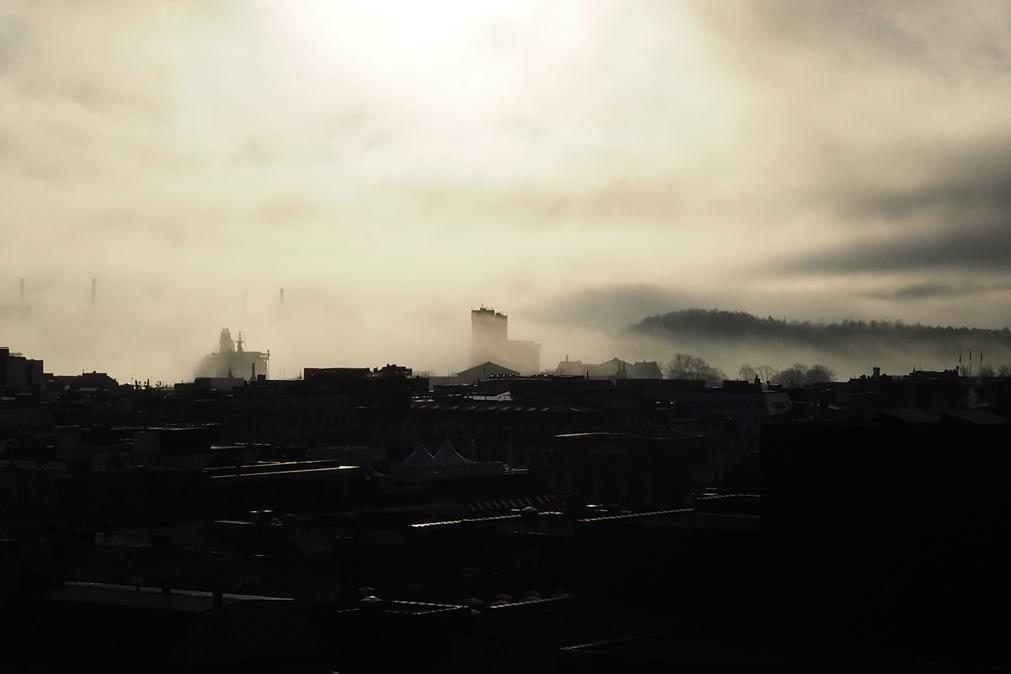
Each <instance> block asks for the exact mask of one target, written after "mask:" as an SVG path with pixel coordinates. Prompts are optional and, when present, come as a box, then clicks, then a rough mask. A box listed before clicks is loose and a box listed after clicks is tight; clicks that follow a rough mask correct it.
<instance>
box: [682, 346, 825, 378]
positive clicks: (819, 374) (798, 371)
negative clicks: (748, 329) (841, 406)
mask: <svg viewBox="0 0 1011 674" xmlns="http://www.w3.org/2000/svg"><path fill="white" fill-rule="evenodd" d="M666 372H667V378H668V379H700V380H702V381H704V382H705V383H706V386H717V385H719V384H720V383H722V382H723V381H725V380H726V379H729V377H727V374H726V373H725V372H724V371H723V370H721V369H720V368H718V367H715V366H713V365H710V364H709V363H708V362H706V360H705V359H704V358H700V357H699V356H694V355H692V354H690V353H676V354H674V357H673V358H671V360H670V362H669V363H667V367H666ZM737 378H738V379H742V380H745V381H755V380H756V379H757V380H759V381H761V382H762V383H765V384H780V385H782V386H807V385H808V384H823V383H826V382H830V381H835V378H836V375H835V372H834V371H833V370H832V368H830V367H829V366H827V365H821V364H815V365H811V366H810V367H809V366H807V365H805V364H803V363H794V364H793V365H791V366H789V367H786V368H783V369H782V370H777V369H776V368H774V367H772V366H771V365H750V364H748V363H745V364H744V365H741V367H740V368H739V369H738V371H737Z"/></svg>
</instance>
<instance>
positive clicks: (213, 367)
mask: <svg viewBox="0 0 1011 674" xmlns="http://www.w3.org/2000/svg"><path fill="white" fill-rule="evenodd" d="M243 345H244V342H243V341H242V332H239V338H238V339H232V333H231V331H230V330H229V329H228V328H222V329H221V335H220V337H219V338H218V350H217V351H216V352H214V353H211V354H208V355H206V356H204V358H203V359H202V360H201V361H200V365H199V366H198V367H197V372H196V376H197V377H208V378H213V379H223V378H228V379H233V378H234V379H250V380H253V381H255V380H256V378H257V377H258V376H260V375H263V376H264V377H266V376H267V374H268V369H267V366H268V364H269V361H270V351H269V350H267V351H246V349H245V348H244V346H243Z"/></svg>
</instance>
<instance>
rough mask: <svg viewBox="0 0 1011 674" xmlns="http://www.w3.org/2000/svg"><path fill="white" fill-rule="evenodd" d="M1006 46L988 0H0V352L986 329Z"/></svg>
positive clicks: (461, 353) (452, 360)
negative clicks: (724, 322)
mask: <svg viewBox="0 0 1011 674" xmlns="http://www.w3.org/2000/svg"><path fill="white" fill-rule="evenodd" d="M1009 29H1011V4H1008V3H1006V2H992V3H991V2H954V1H952V2H924V3H915V4H914V3H907V2H874V3H861V4H858V3H852V2H777V1H772V0H764V1H763V2H750V3H746V2H729V1H725V2H721V1H713V0H707V1H705V2H697V3H691V2H683V3H675V2H668V1H657V2H646V1H621V2H618V1H615V2H603V1H602V2H567V1H564V0H563V1H558V0H555V1H552V2H530V1H525V2H524V1H517V0H509V1H506V0H502V1H500V2H499V1H493V2H474V1H471V2H463V1H456V2H427V3H421V2H413V1H411V0H404V1H403V2H381V1H379V2H377V1H374V0H360V1H346V2H328V1H324V0H320V1H318V2H311V1H301V2H299V1H294V0H284V1H282V0H278V1H275V2H267V1H254V0H249V1H234V2H228V1H224V0H223V1H221V2H143V3H141V2H135V1H133V0H123V1H114V0H109V1H106V2H102V3H87V4H85V3H71V2H55V1H54V2H46V1H39V0H32V1H25V2H6V3H4V4H2V5H0V240H2V244H0V305H10V304H14V303H16V302H17V292H18V290H17V286H18V279H19V278H21V277H24V278H25V279H26V283H27V299H28V302H29V303H30V304H31V306H32V314H31V319H30V321H28V322H25V323H22V322H18V321H13V320H10V319H9V318H8V317H7V316H6V315H4V318H2V319H0V320H3V321H4V323H3V324H0V344H9V345H10V346H12V347H13V348H15V349H18V350H20V351H24V352H25V353H27V354H30V355H32V356H34V357H42V358H45V359H46V365H47V369H48V370H53V371H57V372H74V371H77V370H80V369H82V368H86V369H88V370H91V369H98V370H105V371H108V372H110V373H111V374H113V375H114V376H116V377H118V378H120V379H122V380H127V379H132V378H151V379H152V380H154V379H163V380H165V381H178V380H182V379H185V378H188V377H191V376H192V370H193V367H194V365H195V364H196V362H197V360H198V359H199V357H200V356H202V355H203V354H204V353H206V352H209V351H211V350H213V349H214V347H215V346H216V340H217V334H218V331H219V330H220V328H222V327H225V326H228V327H230V328H231V329H232V330H233V332H234V331H236V330H238V329H241V330H242V331H243V333H244V335H245V337H246V339H247V340H248V345H249V347H250V348H257V349H267V348H270V349H271V351H272V354H273V356H272V360H271V362H272V374H273V375H274V376H282V374H286V375H287V376H294V375H296V374H297V373H298V371H299V369H300V368H301V367H304V366H336V365H376V364H383V363H386V362H398V363H402V364H406V365H408V366H411V367H414V368H416V369H422V370H432V371H435V372H442V373H444V372H446V371H448V370H457V369H461V368H463V367H466V366H467V365H470V363H468V362H466V359H467V353H468V348H467V346H468V338H469V332H468V330H469V309H470V308H471V307H474V306H477V305H479V304H482V303H483V304H486V305H494V306H495V307H496V308H498V309H500V310H502V311H504V312H506V313H508V314H509V315H510V330H511V334H512V336H515V337H517V338H520V339H536V340H539V341H541V342H543V344H544V348H543V352H542V365H545V366H547V365H552V364H553V363H554V362H557V361H558V360H559V359H561V358H562V357H563V356H564V354H565V353H571V355H572V357H574V358H576V357H579V358H582V359H584V360H593V359H598V358H607V357H610V356H612V355H615V353H613V352H614V351H615V350H617V349H619V348H620V344H615V343H613V342H612V341H611V336H612V335H613V334H614V333H615V332H616V331H617V330H618V329H620V328H621V327H623V326H624V325H627V324H628V323H631V322H634V321H636V320H638V319H640V318H642V317H644V316H645V315H648V314H650V313H657V312H661V311H667V310H671V309H677V308H684V307H689V306H704V307H710V306H715V307H721V308H726V309H740V310H746V311H751V312H753V313H756V314H758V315H766V314H774V315H777V316H780V315H787V316H788V317H789V318H797V319H803V320H812V321H817V320H818V319H824V320H839V319H843V318H865V319H868V318H874V319H903V320H905V321H908V322H912V321H922V322H925V323H931V324H945V325H947V324H968V325H973V326H979V327H1002V326H1006V325H1008V323H1009V322H1011V309H1009V304H1008V301H1007V300H1008V296H1009V292H1011V282H1009V280H1008V278H1009V277H1008V272H1009V270H1011V226H1009V225H1011V223H1009V221H1008V219H1009V215H1008V213H1009V212H1011V210H1009V205H1011V159H1009V157H1011V152H1009V150H1011V115H1009V114H1008V110H1009V109H1011V41H1009V40H1008V39H1007V36H1008V34H1009ZM92 277H95V278H97V279H98V281H97V283H98V293H97V303H96V306H95V307H94V308H93V309H92V308H91V307H90V306H89V292H90V279H91V278H92ZM281 287H283V288H285V291H286V297H287V301H286V303H285V307H284V309H283V311H281V310H280V308H279V306H278V290H279V288H281ZM618 355H623V356H625V357H628V356H630V355H632V354H624V353H619V354H618ZM644 355H645V354H644ZM669 355H670V354H666V353H658V354H655V357H658V358H666V357H669ZM704 355H707V356H708V357H709V358H710V359H711V360H714V361H716V362H719V354H704ZM789 362H792V360H789V359H788V358H787V357H785V358H784V362H783V363H782V364H784V365H785V364H788V363H789ZM720 364H721V365H722V366H723V367H724V368H725V369H727V370H728V371H731V372H732V371H735V370H736V365H737V364H735V363H720ZM867 365H868V369H869V366H870V365H871V363H868V364H867ZM924 365H927V364H924Z"/></svg>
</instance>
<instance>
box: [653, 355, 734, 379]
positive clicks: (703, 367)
mask: <svg viewBox="0 0 1011 674" xmlns="http://www.w3.org/2000/svg"><path fill="white" fill-rule="evenodd" d="M667 378H668V379H701V380H702V381H704V382H705V383H706V385H707V386H715V385H716V384H719V383H720V382H722V381H723V380H724V379H726V378H727V375H726V374H725V373H724V372H723V370H720V369H719V368H716V367H713V366H712V365H710V364H709V363H707V362H706V361H705V359H703V358H699V357H698V356H693V355H691V354H689V353H676V354H674V357H673V358H671V360H670V363H668V364H667Z"/></svg>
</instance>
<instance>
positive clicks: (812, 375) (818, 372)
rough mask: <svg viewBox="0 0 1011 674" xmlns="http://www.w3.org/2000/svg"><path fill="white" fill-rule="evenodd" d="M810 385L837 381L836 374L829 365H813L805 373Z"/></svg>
mask: <svg viewBox="0 0 1011 674" xmlns="http://www.w3.org/2000/svg"><path fill="white" fill-rule="evenodd" d="M805 378H806V380H807V383H808V384H823V383H825V382H829V381H835V372H833V371H832V368H830V367H828V366H827V365H812V366H811V367H810V368H808V370H807V372H806V373H805Z"/></svg>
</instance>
